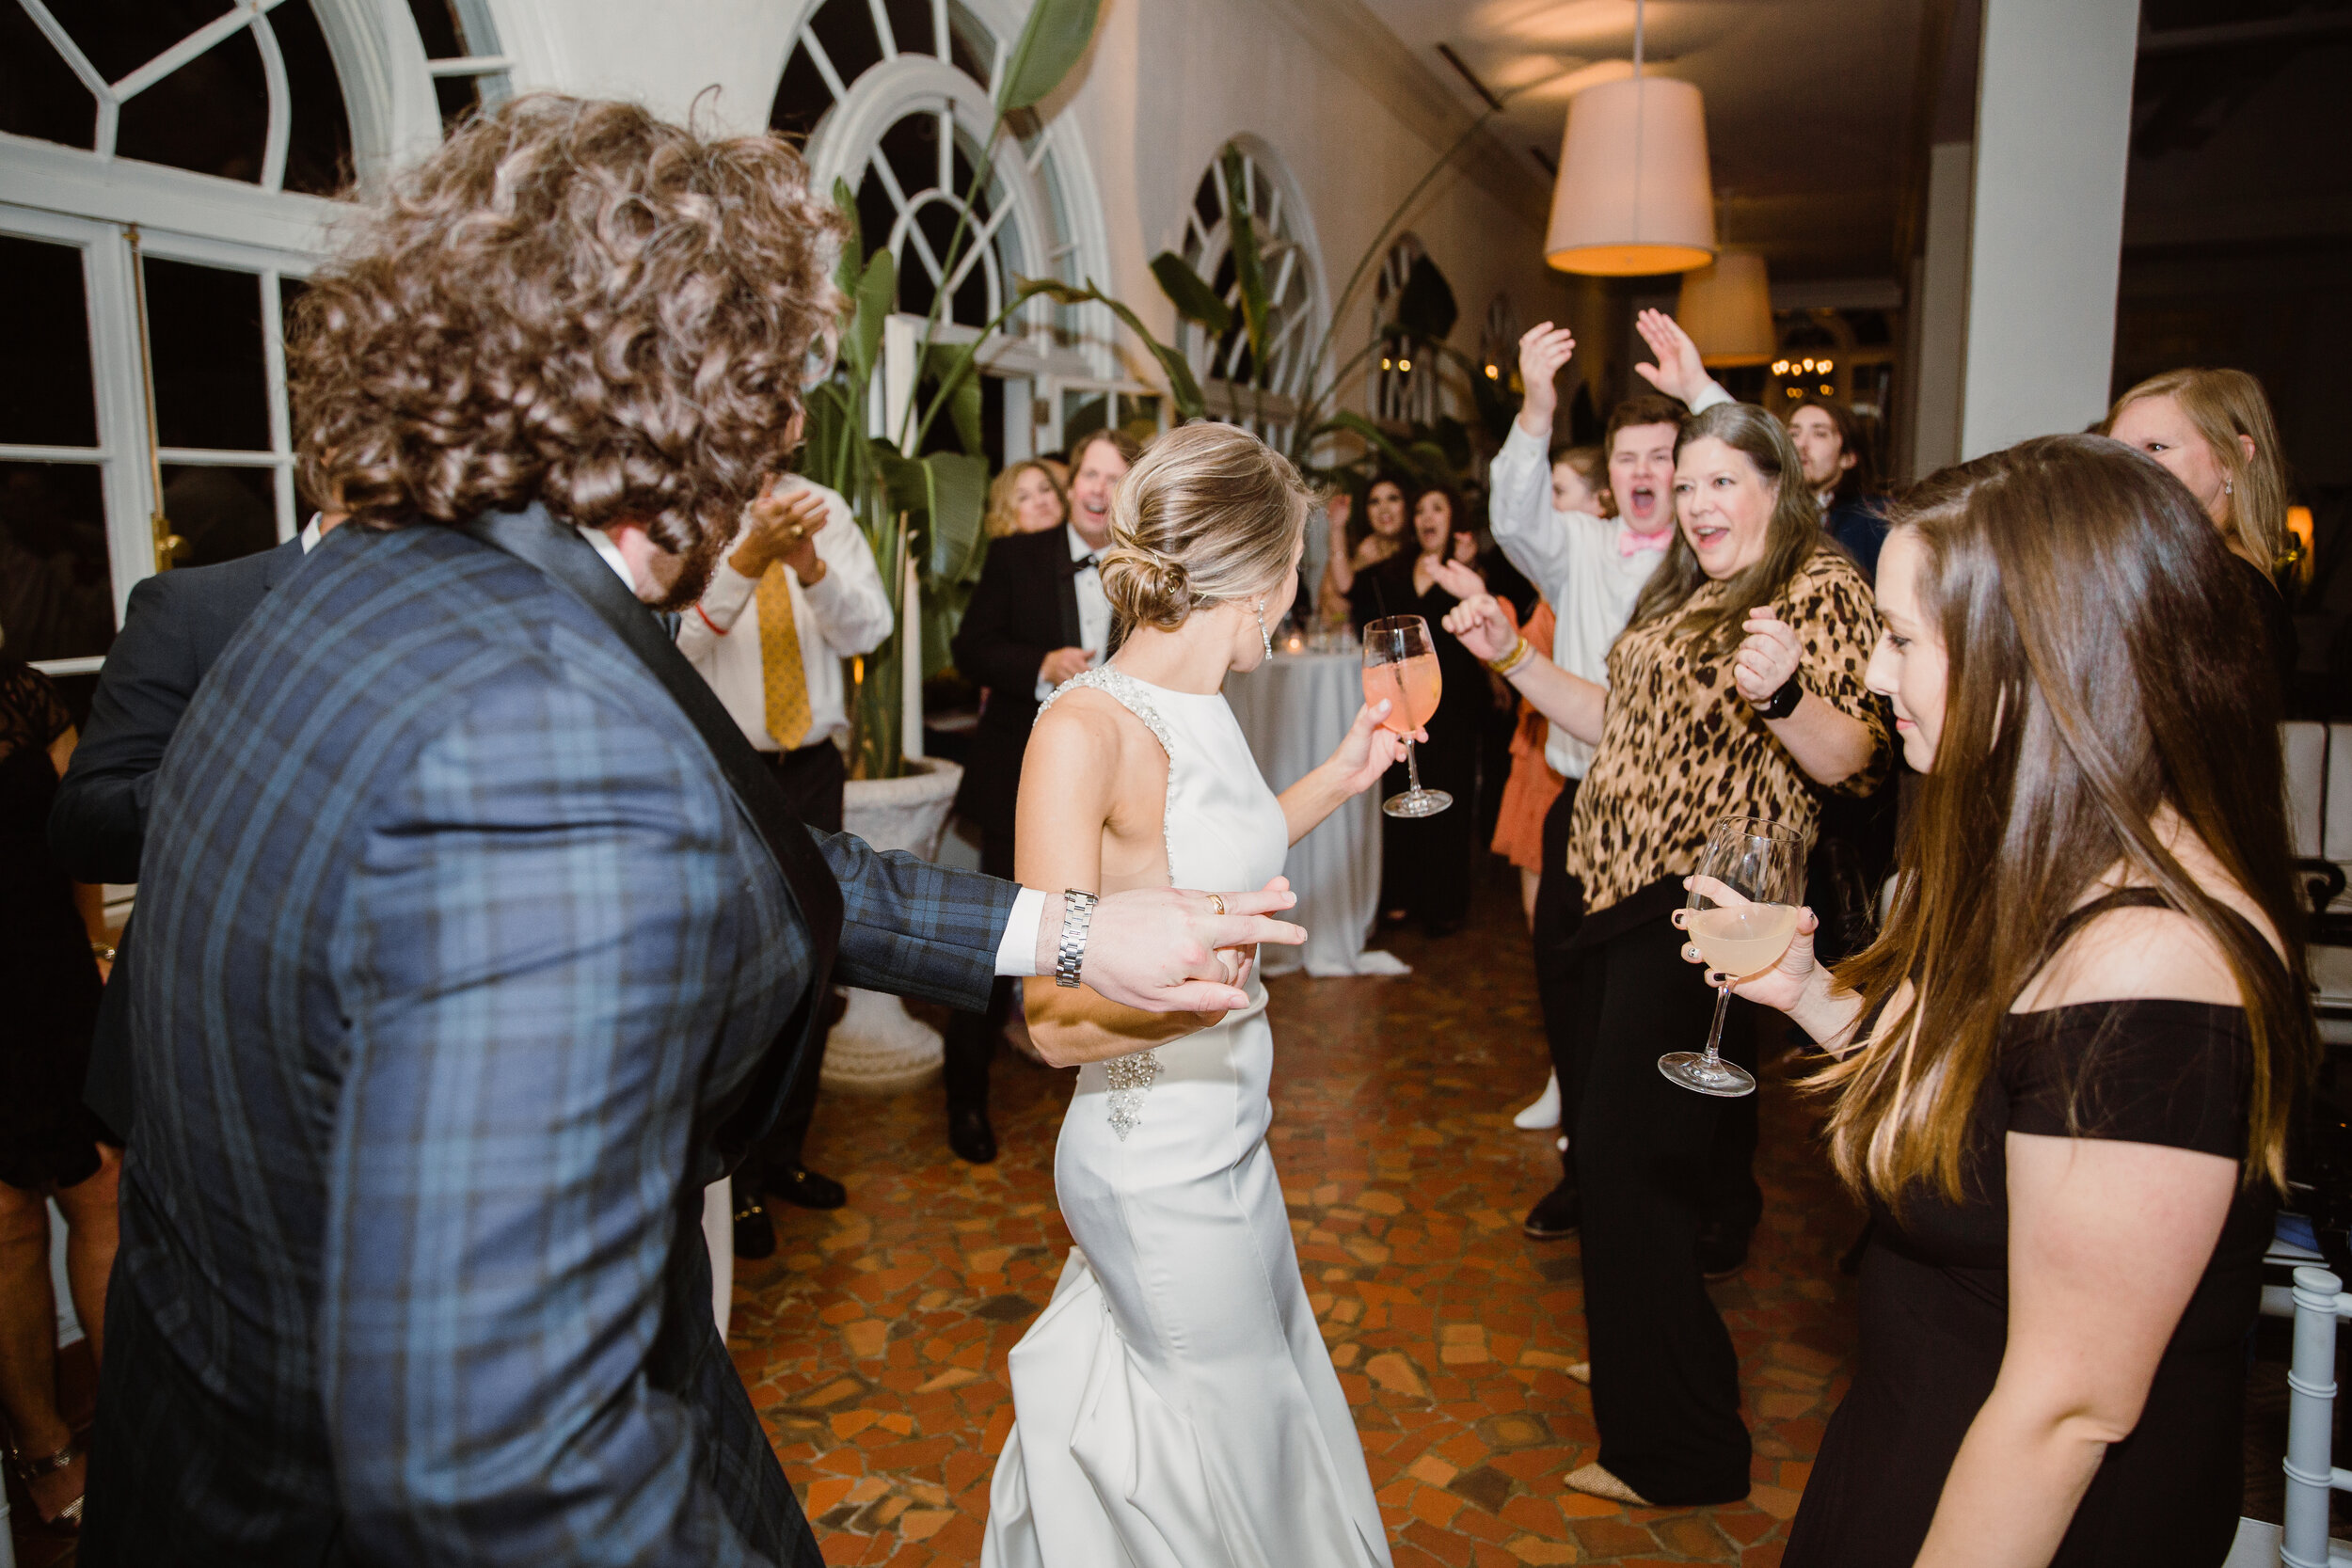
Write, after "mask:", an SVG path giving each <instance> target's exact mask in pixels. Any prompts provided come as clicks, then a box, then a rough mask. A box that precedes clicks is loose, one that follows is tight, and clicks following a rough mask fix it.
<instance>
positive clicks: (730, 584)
mask: <svg viewBox="0 0 2352 1568" xmlns="http://www.w3.org/2000/svg"><path fill="white" fill-rule="evenodd" d="M758 592H759V583H758V581H757V579H755V578H747V577H745V576H744V575H743V574H742V573H740V572H739V571H737V570H736V569H735V563H734V562H731V561H728V560H726V559H724V558H721V560H720V562H719V565H718V568H717V569H716V570H715V571H713V572H712V573H711V574H710V586H709V587H707V588H706V589H704V590H703V596H702V602H701V604H700V605H698V606H697V607H696V608H698V609H699V610H701V611H702V615H703V619H704V620H706V621H707V622H709V623H710V629H711V630H712V631H715V632H717V633H718V634H719V635H720V636H722V637H724V636H725V635H726V634H727V633H728V632H730V631H733V630H734V629H735V623H736V622H737V621H739V620H740V619H742V616H743V607H744V606H745V605H747V604H750V603H751V602H752V595H753V594H756V593H758Z"/></svg>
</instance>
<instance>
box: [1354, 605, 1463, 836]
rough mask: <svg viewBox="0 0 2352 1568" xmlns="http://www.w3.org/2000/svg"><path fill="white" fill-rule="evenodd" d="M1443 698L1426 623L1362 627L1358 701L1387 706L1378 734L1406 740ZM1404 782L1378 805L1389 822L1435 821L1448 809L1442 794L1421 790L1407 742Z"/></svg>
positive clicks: (1403, 618)
mask: <svg viewBox="0 0 2352 1568" xmlns="http://www.w3.org/2000/svg"><path fill="white" fill-rule="evenodd" d="M1444 692H1445V677H1444V676H1443V675H1442V674H1441V673H1439V672H1438V646H1437V644H1436V643H1434V642H1432V641H1429V623H1428V622H1426V621H1424V620H1422V618H1421V617H1420V616H1418V615H1391V616H1390V617H1388V619H1386V620H1383V621H1375V622H1373V623H1371V624H1370V625H1369V626H1365V627H1364V701H1365V702H1366V703H1367V704H1371V703H1377V702H1380V701H1381V700H1382V699H1384V698H1385V699H1386V700H1387V702H1388V704H1389V716H1388V717H1387V718H1386V719H1383V720H1382V721H1380V727H1381V728H1383V729H1388V730H1394V731H1395V732H1396V733H1397V734H1399V735H1402V736H1410V735H1411V734H1412V733H1413V732H1414V731H1415V730H1417V729H1420V728H1421V727H1422V725H1423V724H1426V723H1428V722H1429V720H1430V717H1431V715H1433V714H1435V713H1436V712H1437V711H1438V698H1439V697H1440V696H1442V695H1443V694H1444ZM1405 776H1406V778H1407V779H1409V780H1410V781H1412V787H1411V788H1410V789H1407V790H1406V792H1405V793H1404V794H1402V795H1391V796H1390V797H1389V798H1388V799H1387V800H1383V801H1381V802H1380V809H1381V810H1382V811H1385V812H1387V813H1388V814H1389V815H1390V816H1437V815H1438V813H1439V812H1441V811H1443V810H1445V809H1446V807H1448V806H1450V805H1452V804H1454V797H1453V796H1451V795H1448V794H1447V793H1446V792H1445V791H1444V790H1442V789H1423V788H1422V787H1421V765H1420V764H1419V763H1417V762H1415V761H1414V760H1413V743H1412V742H1411V741H1410V740H1407V741H1406V742H1405Z"/></svg>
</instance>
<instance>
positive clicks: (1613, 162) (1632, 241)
mask: <svg viewBox="0 0 2352 1568" xmlns="http://www.w3.org/2000/svg"><path fill="white" fill-rule="evenodd" d="M1642 21H1643V18H1642V7H1641V3H1640V0H1635V5H1634V10H1633V74H1632V76H1631V77H1630V78H1629V79H1628V80H1626V81H1622V82H1608V83H1604V84H1602V85H1601V86H1598V87H1586V88H1585V89H1584V90H1583V91H1582V92H1580V93H1578V94H1577V95H1576V96H1575V97H1574V98H1572V99H1570V100H1569V101H1568V125H1567V129H1566V131H1565V133H1563V135H1562V136H1561V141H1560V175H1559V179H1558V181H1557V182H1555V183H1554V184H1553V186H1552V190H1551V227H1550V229H1549V231H1548V232H1547V234H1546V235H1545V238H1544V260H1545V261H1549V263H1550V264H1551V265H1553V266H1555V267H1557V268H1559V269H1560V270H1561V271H1562V272H1575V273H1585V274H1589V275H1591V276H1595V277H1638V276H1641V275H1643V274H1645V273H1661V272H1688V271H1690V270H1691V269H1692V268H1693V267H1703V266H1705V265H1707V264H1708V262H1709V261H1713V260H1714V259H1715V193H1714V186H1713V183H1712V182H1711V181H1710V179H1709V177H1708V167H1707V111H1706V106H1705V104H1704V103H1702V101H1701V99H1700V96H1699V89H1698V88H1697V87H1692V85H1691V84H1690V83H1688V82H1677V81H1674V80H1672V79H1671V78H1668V77H1661V76H1645V75H1643V74H1642Z"/></svg>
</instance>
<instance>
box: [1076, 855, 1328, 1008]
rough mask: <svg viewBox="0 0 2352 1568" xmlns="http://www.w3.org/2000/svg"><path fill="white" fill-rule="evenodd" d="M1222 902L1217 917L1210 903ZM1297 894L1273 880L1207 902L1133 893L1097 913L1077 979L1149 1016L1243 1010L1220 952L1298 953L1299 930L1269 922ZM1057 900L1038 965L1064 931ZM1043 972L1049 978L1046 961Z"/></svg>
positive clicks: (1109, 900)
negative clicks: (1260, 948)
mask: <svg viewBox="0 0 2352 1568" xmlns="http://www.w3.org/2000/svg"><path fill="white" fill-rule="evenodd" d="M1213 897H1214V898H1216V899H1217V900H1219V901H1221V902H1222V903H1223V905H1224V908H1225V912H1224V913H1222V914H1219V913H1218V912H1217V910H1216V904H1214V903H1212V902H1211V899H1212V898H1213ZM1297 902H1298V895H1296V894H1295V893H1293V892H1291V890H1290V881H1289V879H1286V878H1282V877H1277V878H1275V879H1274V880H1272V881H1270V882H1268V883H1266V885H1265V886H1264V888H1263V889H1262V890H1260V891H1259V892H1256V893H1225V894H1216V895H1211V894H1206V893H1196V892H1193V891H1191V890H1189V889H1185V888H1165V887H1153V888H1132V889H1130V890H1128V891H1127V892H1125V893H1114V894H1111V895H1108V896H1107V897H1105V898H1104V900H1103V901H1102V902H1101V903H1100V904H1098V905H1096V906H1095V910H1094V920H1093V924H1092V926H1091V927H1090V929H1089V933H1088V938H1087V950H1086V958H1085V959H1084V960H1083V961H1082V962H1081V963H1080V965H1079V968H1078V978H1079V979H1080V980H1082V981H1084V982H1085V983H1086V984H1087V985H1089V986H1091V987H1092V988H1093V989H1094V990H1095V991H1096V992H1098V993H1099V994H1101V995H1102V996H1104V997H1105V998H1107V999H1108V1000H1110V1001H1113V1002H1117V1003H1120V1004H1121V1005H1123V1006H1129V1007H1135V1008H1138V1009H1140V1010H1141V1011H1144V1012H1147V1013H1216V1012H1223V1011H1226V1010H1228V1009H1231V1008H1233V1007H1242V1006H1248V1002H1249V999H1248V996H1247V995H1245V994H1244V993H1243V991H1242V990H1241V989H1240V986H1239V982H1238V980H1237V979H1236V978H1235V975H1236V969H1235V966H1234V964H1233V963H1232V961H1231V960H1230V959H1229V958H1228V957H1227V956H1226V954H1225V952H1224V950H1226V949H1232V948H1245V949H1246V948H1249V947H1253V946H1255V945H1256V944H1258V943H1259V942H1283V943H1286V944H1288V945H1291V946H1296V945H1298V944H1299V943H1301V942H1305V941H1306V940H1307V931H1306V928H1305V927H1301V926H1293V925H1291V924H1290V923H1288V922H1287V921H1281V920H1275V919H1272V918H1269V917H1270V916H1272V915H1273V914H1275V913H1277V912H1278V911H1282V910H1287V909H1290V908H1292V907H1293V906H1294V905H1295V904H1296V903H1297ZM1060 905H1061V899H1060V898H1059V897H1058V896H1052V897H1049V898H1048V899H1047V900H1046V911H1045V915H1046V918H1045V922H1044V924H1043V926H1041V928H1040V929H1039V932H1038V951H1039V956H1040V958H1050V955H1051V953H1052V952H1053V949H1054V945H1055V942H1056V941H1057V938H1058V936H1059V933H1060V928H1061V909H1060ZM1040 972H1041V973H1042V974H1051V973H1052V972H1053V967H1052V964H1051V963H1050V962H1045V963H1042V964H1041V966H1040Z"/></svg>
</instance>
